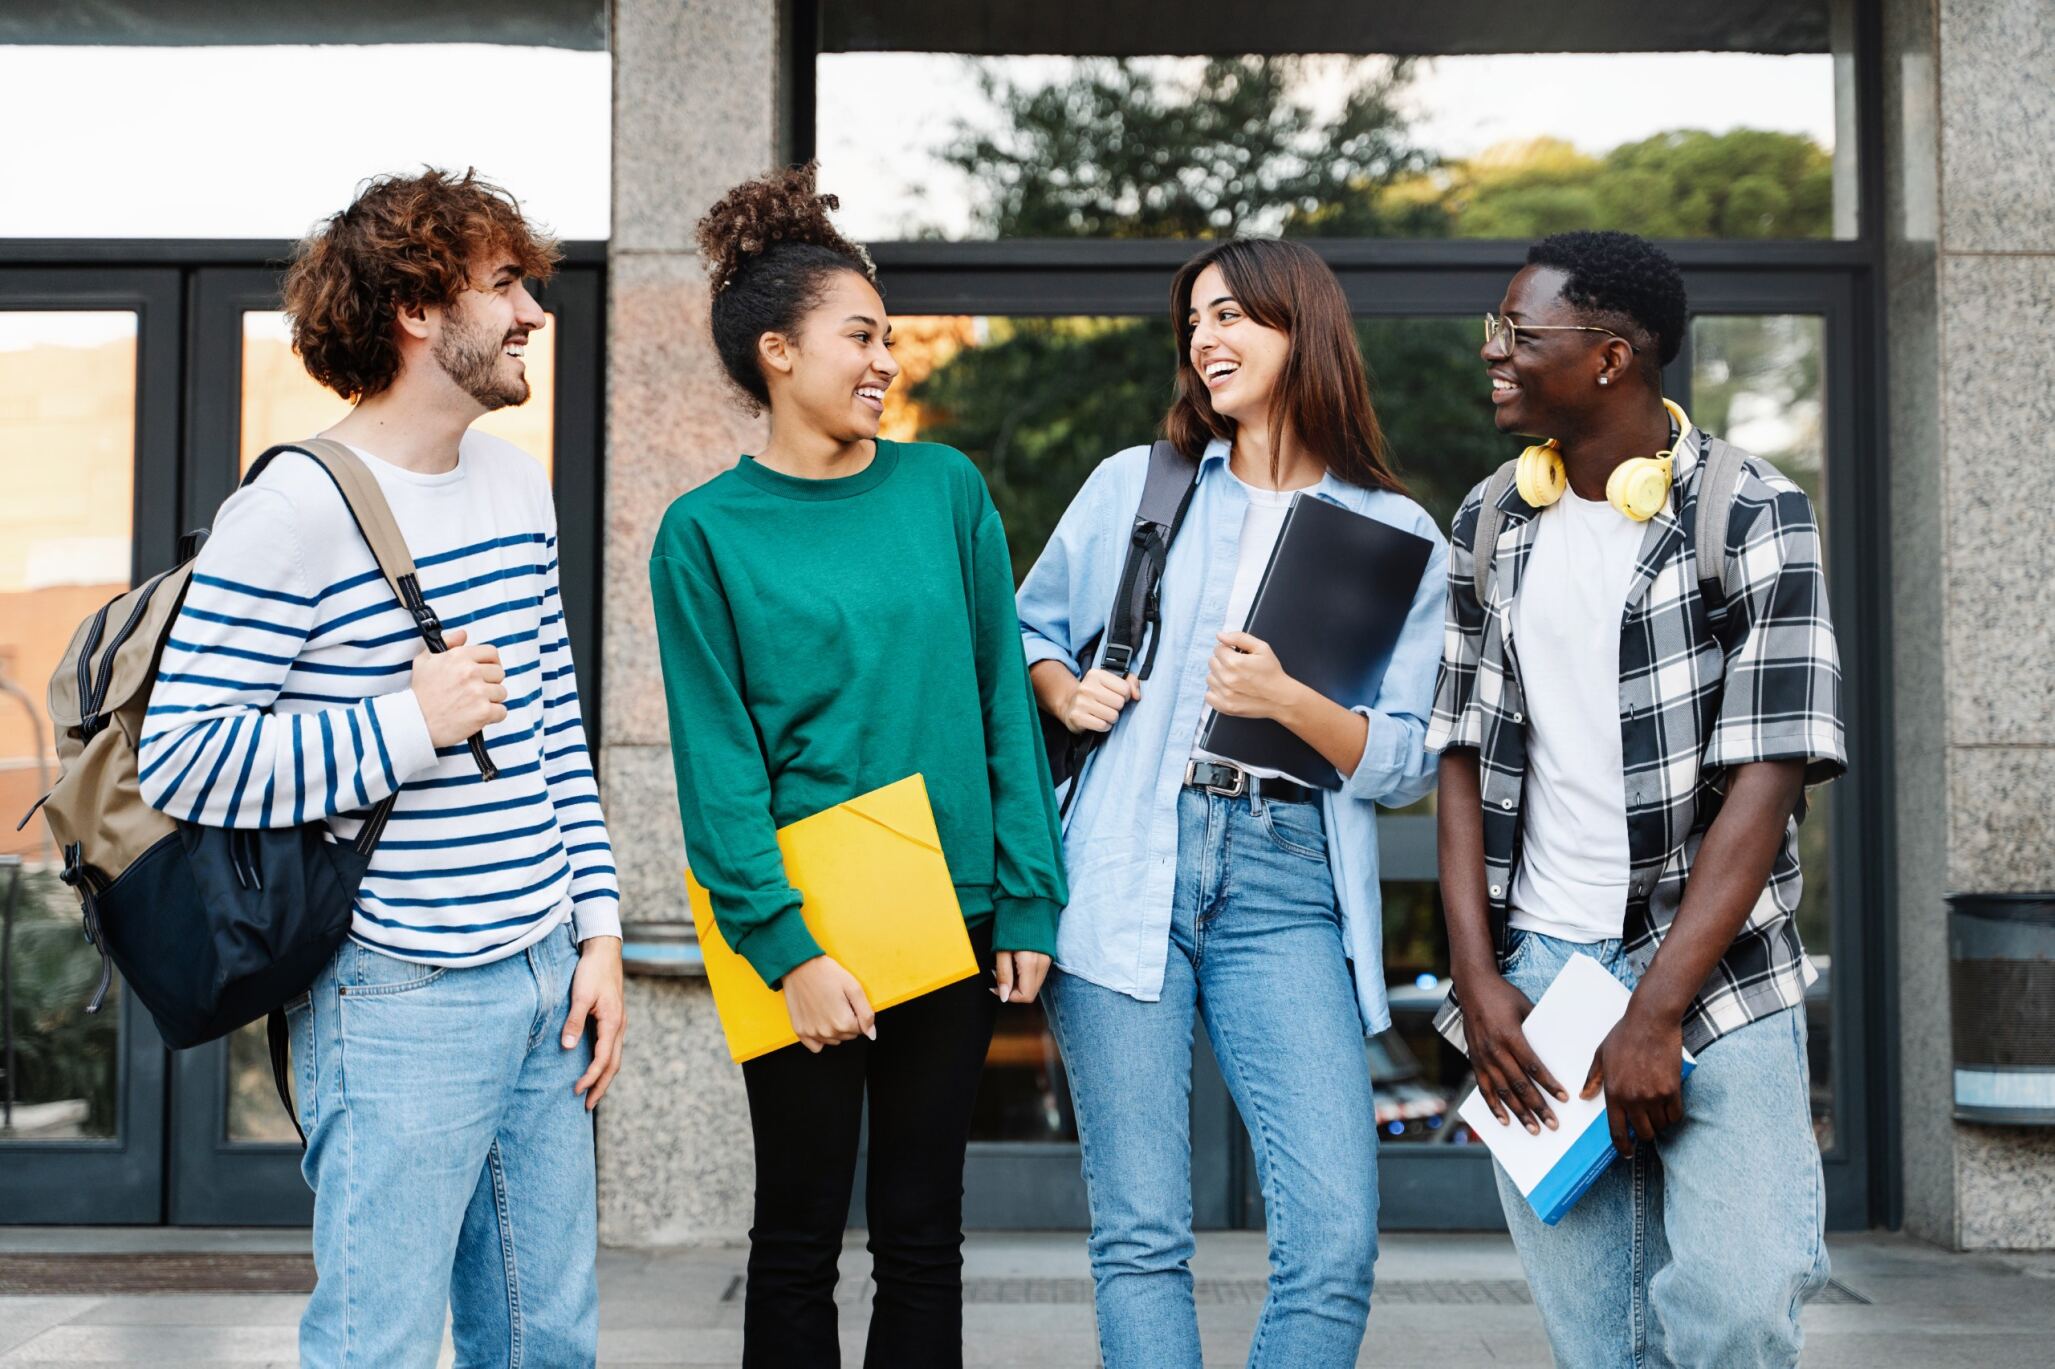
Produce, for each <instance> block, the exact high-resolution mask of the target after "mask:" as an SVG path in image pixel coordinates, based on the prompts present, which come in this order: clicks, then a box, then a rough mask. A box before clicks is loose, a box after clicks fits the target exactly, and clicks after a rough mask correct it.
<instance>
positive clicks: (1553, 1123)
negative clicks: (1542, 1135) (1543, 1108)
mask: <svg viewBox="0 0 2055 1369" xmlns="http://www.w3.org/2000/svg"><path fill="white" fill-rule="evenodd" d="M1548 1129H1549V1130H1550V1131H1555V1130H1558V1128H1557V1126H1556V1119H1555V1118H1553V1117H1551V1118H1549V1119H1548Z"/></svg>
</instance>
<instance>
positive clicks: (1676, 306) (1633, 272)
mask: <svg viewBox="0 0 2055 1369" xmlns="http://www.w3.org/2000/svg"><path fill="white" fill-rule="evenodd" d="M1527 264H1528V265H1529V266H1546V267H1552V268H1554V269H1555V270H1557V271H1561V272H1562V273H1563V289H1562V296H1563V299H1564V301H1565V302H1566V303H1569V304H1571V305H1574V306H1576V307H1577V308H1579V309H1587V310H1589V311H1591V312H1592V313H1594V314H1613V315H1617V316H1619V317H1621V318H1624V319H1626V320H1628V321H1631V322H1633V323H1635V324H1637V325H1639V326H1640V328H1641V329H1642V331H1644V332H1646V333H1647V334H1648V335H1649V336H1650V337H1651V338H1653V339H1655V350H1656V358H1657V360H1658V361H1660V362H1661V364H1662V365H1664V366H1667V365H1669V364H1670V363H1671V362H1673V361H1675V360H1676V359H1677V353H1678V351H1679V350H1681V349H1682V348H1683V346H1684V316H1685V311H1686V302H1685V298H1684V273H1683V272H1681V271H1679V270H1678V269H1677V263H1676V262H1674V261H1671V260H1670V254H1669V253H1667V252H1665V251H1663V250H1662V248H1660V247H1657V246H1656V245H1655V244H1654V243H1652V242H1650V241H1649V240H1648V239H1647V238H1643V237H1638V236H1636V235H1635V234H1633V233H1621V232H1618V231H1617V230H1614V229H1601V230H1590V229H1581V230H1579V231H1577V232H1574V233H1556V234H1552V235H1551V236H1549V237H1546V238H1543V239H1542V240H1541V241H1540V242H1537V243H1535V244H1534V246H1532V247H1530V248H1528V249H1527Z"/></svg>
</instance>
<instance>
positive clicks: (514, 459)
mask: <svg viewBox="0 0 2055 1369" xmlns="http://www.w3.org/2000/svg"><path fill="white" fill-rule="evenodd" d="M367 464H370V465H371V466H372V468H373V471H374V473H375V474H376V475H377V476H378V479H379V483H380V487H381V488H382V489H383V490H384V491H385V494H386V498H387V500H388V502H390V503H391V505H392V507H393V514H394V517H395V519H396V520H397V521H398V523H399V526H400V530H401V533H402V535H404V536H405V538H406V540H407V544H408V547H409V548H410V549H411V550H412V551H413V553H414V559H415V565H416V567H417V568H418V572H419V578H420V583H421V588H422V592H423V593H424V594H425V595H426V597H427V599H428V602H429V604H430V605H431V606H432V607H433V608H434V609H435V611H436V614H437V616H438V617H440V618H441V620H442V623H443V626H444V628H445V629H446V630H448V629H455V628H464V629H465V630H466V631H467V632H468V634H469V638H470V641H471V642H472V643H474V644H479V643H489V644H491V645H493V646H495V647H497V648H498V649H499V653H500V660H501V664H502V665H503V666H504V667H505V669H506V673H507V680H506V688H507V695H508V697H507V700H506V707H507V717H506V719H505V720H504V721H503V722H500V723H498V724H496V725H494V726H493V727H492V728H491V729H489V730H488V731H487V733H486V744H487V746H488V747H489V748H490V750H491V752H492V756H493V760H494V762H495V763H496V764H497V765H498V767H499V775H498V776H497V777H496V778H495V779H492V780H489V781H488V780H486V779H485V778H484V777H483V776H481V775H480V774H479V772H478V768H477V765H476V763H475V762H473V760H472V759H471V756H470V753H469V752H468V750H467V749H466V748H465V747H464V746H463V745H462V744H458V745H455V746H448V747H443V748H441V749H440V750H438V749H436V748H435V747H434V746H432V745H431V743H430V740H429V735H428V729H427V725H426V723H425V722H424V721H423V719H422V716H421V709H420V706H419V704H418V703H417V702H416V700H415V696H414V694H413V692H412V690H411V689H410V688H409V685H410V682H411V672H412V663H413V660H414V658H415V657H416V656H417V655H419V654H420V652H421V649H422V648H421V638H420V634H419V633H418V632H417V630H416V629H415V627H414V623H413V620H412V618H411V617H410V616H409V615H408V614H407V613H406V612H405V610H403V609H402V608H401V607H400V605H399V602H398V601H397V600H396V599H395V598H394V596H393V594H392V591H391V589H390V588H389V587H388V586H387V584H386V582H385V580H384V578H383V576H381V575H380V573H379V571H378V568H377V565H376V563H375V562H374V561H373V559H372V556H371V552H370V548H369V547H367V546H366V545H365V544H364V542H363V539H362V538H361V536H360V535H359V534H358V532H357V530H356V527H355V525H354V524H353V523H352V522H351V520H350V517H349V514H348V511H347V510H346V509H345V508H344V506H343V503H342V498H341V496H340V495H339V494H338V493H337V492H336V490H335V487H334V486H333V485H332V484H331V483H330V482H329V480H328V477H327V475H326V474H325V473H324V472H322V471H321V470H320V468H319V467H317V466H316V465H315V464H314V463H313V462H312V461H310V460H308V459H307V458H305V457H301V456H296V455H293V454H291V453H287V454H283V455H281V456H280V457H279V458H278V459H277V460H275V461H274V462H273V463H272V465H271V467H270V468H269V469H268V470H267V471H266V472H265V473H264V475H263V476H262V477H261V478H260V479H259V480H258V482H257V483H256V484H255V485H253V486H251V487H250V488H248V489H246V490H243V491H240V492H238V493H237V494H236V495H234V496H233V497H232V498H230V499H229V500H228V501H227V503H225V504H223V505H222V509H221V514H220V517H219V518H218V520H217V522H216V524H215V528H214V532H213V535H212V537H211V538H210V539H209V541H208V543H207V545H206V547H205V549H204V550H202V552H201V553H200V557H199V561H198V563H197V564H196V566H195V568H194V573H193V578H192V584H191V587H190V588H189V590H188V591H187V594H186V600H185V604H184V607H183V609H182V610H181V612H180V615H179V618H178V621H177V622H176V623H175V624H174V626H173V628H172V633H171V638H170V640H169V641H168V642H167V643H166V646H165V651H164V656H163V660H162V663H161V665H160V667H159V672H158V676H157V681H156V685H155V688H154V690H153V692H152V694H151V698H150V705H149V713H148V715H147V717H146V720H145V723H144V729H143V736H142V739H141V746H140V753H139V761H140V766H141V774H142V787H143V794H144V797H145V799H147V800H148V801H149V803H150V804H151V805H152V806H153V807H156V808H158V809H161V810H162V811H164V812H166V813H168V814H170V815H171V816H173V817H177V818H181V819H184V820H186V821H190V822H196V823H202V824H205V825H208V826H220V827H282V826H288V825H297V824H299V823H303V822H309V821H313V820H316V819H321V818H325V819H327V820H328V823H329V827H330V830H331V831H332V832H333V833H334V835H335V836H336V838H337V839H339V840H343V841H347V840H349V839H351V838H352V837H354V836H355V834H356V832H357V830H358V827H359V825H360V823H361V817H360V816H359V815H360V814H361V813H362V812H363V811H364V810H366V809H368V808H370V807H371V806H372V805H374V804H376V803H377V802H378V801H379V800H381V799H383V798H384V797H385V796H386V795H388V794H390V793H393V792H394V791H395V790H397V791H398V794H399V798H398V800H397V802H396V803H395V804H394V806H393V812H392V819H391V822H390V824H389V825H388V826H387V827H386V829H385V835H384V837H383V838H382V839H381V840H380V842H379V844H378V847H377V849H376V851H375V853H374V854H373V857H372V861H371V867H370V870H369V872H368V873H367V874H366V876H365V878H364V882H363V884H362V886H361V887H360V889H359V891H358V896H357V905H356V915H355V919H354V923H353V926H352V929H351V935H352V936H353V937H355V939H356V940H357V941H359V942H360V943H362V944H363V945H365V946H367V947H369V948H371V949H373V950H377V951H381V952H384V953H386V954H389V955H394V956H398V957H401V958H403V959H408V960H418V961H422V962H426V963H431V964H437V965H471V964H481V963H485V962H488V961H491V960H495V959H498V958H500V957H502V956H505V955H510V954H513V953H514V952H516V951H518V950H520V949H522V948H524V947H526V946H528V945H529V944H531V943H533V942H534V941H536V940H538V939H540V938H541V937H542V936H544V935H545V934H547V933H548V932H549V931H550V930H551V929H552V928H553V927H555V926H557V925H559V924H560V923H561V922H562V920H563V917H564V916H565V914H566V912H567V911H568V912H570V913H571V915H573V916H575V918H576V931H577V935H578V937H579V939H581V940H583V939H584V938H586V937H589V936H598V935H614V936H618V935H619V934H620V914H619V904H620V888H619V884H618V881H617V879H616V876H615V870H614V860H613V850H612V846H611V844H610V842H609V840H608V837H607V829H606V823H605V819H604V818H603V816H602V815H601V812H600V804H599V792H598V787H597V784H596V782H595V779H594V774H593V765H592V757H591V754H590V752H589V751H588V750H587V748H586V744H585V732H584V723H583V719H582V716H581V713H580V709H579V702H578V684H577V677H576V674H575V673H574V671H573V669H572V664H571V649H570V643H569V639H568V638H567V636H566V634H565V629H564V612H563V601H562V598H561V596H560V594H559V591H558V570H557V543H556V522H555V515H554V512H553V510H552V508H551V504H550V493H549V487H548V484H547V481H546V480H545V479H544V477H543V475H542V473H541V470H540V468H539V467H538V466H537V465H536V463H535V462H534V461H533V460H532V459H530V458H529V457H527V456H526V455H524V454H523V453H521V452H520V451H519V450H518V449H516V448H514V447H512V446H510V445H508V444H506V443H504V442H500V441H498V440H497V439H494V438H489V437H486V436H484V435H482V434H476V433H473V434H469V435H467V436H466V437H465V439H464V442H463V445H462V448H461V460H460V462H459V465H458V467H457V469H456V470H454V471H451V472H448V473H447V474H443V475H433V476H423V475H417V474H414V473H411V472H407V471H403V470H400V469H398V468H397V467H394V466H391V465H388V464H386V463H383V462H378V461H376V460H372V461H369V462H368V463H367Z"/></svg>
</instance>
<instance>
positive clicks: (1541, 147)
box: [1376, 128, 1834, 238]
mask: <svg viewBox="0 0 2055 1369" xmlns="http://www.w3.org/2000/svg"><path fill="white" fill-rule="evenodd" d="M1376 193H1377V194H1378V195H1379V196H1380V198H1382V199H1383V200H1384V201H1385V212H1386V214H1387V215H1388V216H1397V215H1399V214H1401V213H1412V214H1421V213H1431V212H1433V211H1434V210H1436V209H1438V210H1439V212H1440V213H1441V214H1442V215H1443V216H1444V220H1445V228H1444V231H1445V232H1447V233H1449V234H1452V235H1454V236H1457V237H1465V238H1538V237H1544V236H1546V235H1547V234H1550V233H1559V232H1563V231H1564V230H1567V229H1573V228H1622V229H1625V230H1627V231H1628V232H1632V233H1641V234H1645V235H1647V236H1649V237H1655V238H1824V237H1831V236H1832V234H1833V209H1834V171H1833V159H1832V158H1831V157H1830V156H1829V155H1828V154H1827V152H1826V151H1825V149H1823V148H1821V147H1820V146H1819V144H1817V143H1815V142H1813V141H1812V139H1810V138H1808V137H1805V136H1804V135H1803V134H1797V133H1774V132H1767V131H1764V130H1761V129H1747V128H1742V129H1734V130H1732V131H1730V132H1727V133H1706V132H1703V131H1700V130H1694V129H1678V130H1673V131H1671V132H1667V133H1658V134H1656V135H1655V136H1653V137H1650V138H1644V139H1642V140H1641V141H1640V142H1634V143H1627V144H1624V145H1623V146H1620V147H1616V148H1614V149H1613V150H1612V151H1611V152H1608V153H1606V154H1605V155H1604V156H1603V157H1594V156H1590V155H1588V154H1586V153H1582V152H1579V151H1577V150H1576V149H1575V148H1573V147H1571V146H1570V145H1569V144H1568V143H1565V142H1563V141H1561V140H1560V139H1554V138H1536V139H1532V140H1530V141H1528V142H1524V143H1515V144H1511V145H1508V146H1506V147H1501V148H1495V149H1493V150H1491V151H1490V152H1487V153H1484V154H1482V155H1480V156H1478V157H1473V158H1471V159H1469V160H1468V161H1465V162H1460V163H1445V164H1443V165H1441V166H1438V167H1435V168H1432V169H1430V170H1428V171H1425V172H1422V173H1420V174H1419V175H1417V176H1414V177H1411V178H1409V179H1405V180H1400V181H1396V182H1392V183H1389V184H1386V185H1384V186H1381V187H1379V188H1378V190H1377V192H1376Z"/></svg>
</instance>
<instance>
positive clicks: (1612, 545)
mask: <svg viewBox="0 0 2055 1369" xmlns="http://www.w3.org/2000/svg"><path fill="white" fill-rule="evenodd" d="M1540 519H1541V522H1540V525H1539V526H1538V527H1537V528H1536V530H1535V534H1534V545H1533V547H1532V548H1531V549H1530V550H1529V552H1528V554H1527V569H1526V571H1525V573H1524V574H1523V575H1522V577H1521V580H1520V592H1519V596H1518V597H1517V598H1516V599H1515V600H1514V601H1513V643H1514V650H1515V651H1516V652H1517V654H1518V656H1519V661H1520V683H1521V687H1522V689H1523V691H1524V692H1525V694H1526V699H1527V783H1526V792H1525V795H1524V797H1523V799H1522V807H1523V810H1524V811H1523V824H1524V825H1523V829H1522V835H1521V847H1520V867H1519V870H1518V872H1517V873H1516V874H1515V875H1514V876H1513V893H1512V899H1511V905H1512V912H1511V923H1512V925H1513V926H1515V927H1518V928H1521V929H1522V930H1525V931H1532V932H1540V933H1542V934H1543V935H1545V936H1552V937H1559V938H1561V939H1562V940H1564V941H1581V942H1592V941H1605V940H1608V939H1610V938H1613V937H1617V936H1619V935H1620V933H1621V929H1622V928H1623V926H1624V925H1625V922H1626V917H1627V870H1628V851H1627V787H1626V775H1625V773H1624V771H1623V769H1622V760H1621V752H1620V617H1621V614H1622V613H1624V612H1625V611H1626V603H1627V586H1628V584H1629V582H1630V581H1632V579H1633V578H1634V562H1635V559H1636V557H1638V556H1639V554H1640V551H1641V542H1642V535H1643V534H1644V533H1645V532H1646V531H1647V525H1646V524H1643V523H1636V522H1634V521H1633V520H1632V519H1630V518H1627V517H1626V516H1624V515H1623V514H1621V513H1620V512H1619V510H1617V509H1615V508H1614V507H1613V506H1612V505H1611V504H1608V503H1607V502H1605V501H1604V500H1602V499H1601V500H1590V499H1580V498H1578V497H1577V494H1576V492H1575V491H1574V490H1566V491H1564V493H1563V497H1562V499H1560V500H1559V501H1557V502H1556V503H1555V504H1552V505H1550V506H1549V507H1548V508H1546V509H1543V510H1542V511H1541V514H1540Z"/></svg>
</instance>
